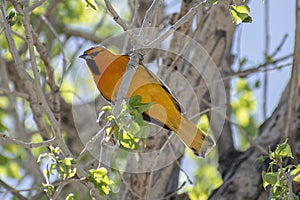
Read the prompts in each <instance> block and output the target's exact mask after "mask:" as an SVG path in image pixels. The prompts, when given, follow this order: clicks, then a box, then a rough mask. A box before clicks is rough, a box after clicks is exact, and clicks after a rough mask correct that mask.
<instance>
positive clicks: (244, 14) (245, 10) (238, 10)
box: [230, 5, 252, 24]
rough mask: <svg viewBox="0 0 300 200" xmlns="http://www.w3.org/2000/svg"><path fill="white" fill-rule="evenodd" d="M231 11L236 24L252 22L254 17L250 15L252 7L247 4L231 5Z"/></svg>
mask: <svg viewBox="0 0 300 200" xmlns="http://www.w3.org/2000/svg"><path fill="white" fill-rule="evenodd" d="M230 13H231V16H232V19H233V21H234V22H235V23H236V24H240V23H242V22H243V23H251V22H252V18H251V17H250V16H249V13H250V9H249V7H248V6H247V5H239V6H235V5H231V6H230Z"/></svg>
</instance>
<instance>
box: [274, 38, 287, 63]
mask: <svg viewBox="0 0 300 200" xmlns="http://www.w3.org/2000/svg"><path fill="white" fill-rule="evenodd" d="M287 37H288V34H284V36H283V38H282V39H281V41H280V43H279V44H278V46H277V47H276V49H275V50H274V52H273V53H272V54H271V56H270V57H271V58H273V57H275V56H276V55H277V53H278V52H279V51H280V50H281V48H282V47H283V45H284V43H285V41H286V39H287Z"/></svg>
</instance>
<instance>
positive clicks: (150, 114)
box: [80, 47, 214, 157]
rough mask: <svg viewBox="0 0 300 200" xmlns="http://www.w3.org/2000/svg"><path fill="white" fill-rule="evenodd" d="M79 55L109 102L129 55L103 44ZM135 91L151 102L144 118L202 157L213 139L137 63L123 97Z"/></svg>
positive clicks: (154, 78) (161, 84)
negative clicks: (173, 135) (113, 51)
mask: <svg viewBox="0 0 300 200" xmlns="http://www.w3.org/2000/svg"><path fill="white" fill-rule="evenodd" d="M80 57H81V58H84V59H85V60H86V62H87V65H88V67H89V70H90V72H91V74H92V75H93V78H94V81H95V83H96V85H97V87H98V90H99V91H100V93H101V94H102V96H103V97H104V98H105V99H107V100H108V101H111V102H113V101H114V100H115V98H116V96H117V93H118V90H119V86H120V83H121V80H122V77H123V75H124V73H125V70H126V66H127V64H128V62H129V59H130V58H129V56H127V55H115V54H113V53H112V52H110V51H109V50H107V49H106V48H104V47H94V48H90V49H88V50H86V51H85V52H84V54H83V55H81V56H80ZM136 95H140V96H141V97H142V103H150V102H152V103H153V104H152V106H151V107H150V109H149V110H147V111H145V112H144V113H143V117H144V119H145V120H146V121H151V122H152V123H154V124H156V125H159V126H162V127H164V128H166V129H168V130H171V131H173V132H174V133H176V134H177V135H178V136H179V138H180V139H181V140H182V141H183V142H184V143H185V144H186V145H187V146H188V147H189V148H190V149H192V150H193V152H194V153H195V154H196V155H198V156H201V157H204V156H205V154H206V152H207V150H208V149H210V148H212V146H213V145H214V142H213V140H212V139H211V138H210V137H209V136H207V135H206V134H205V133H204V132H203V131H202V130H200V129H198V128H197V127H196V126H195V125H194V124H193V123H191V122H190V121H189V120H188V119H186V118H185V117H184V116H183V115H182V113H181V108H180V105H179V103H178V102H177V100H176V99H175V98H174V96H173V95H172V93H171V92H170V91H169V90H168V88H167V87H166V86H165V85H164V83H163V82H162V81H160V80H159V78H158V77H157V76H156V75H155V74H154V73H152V72H151V71H149V70H147V69H146V68H145V67H144V66H143V65H139V66H138V67H137V70H136V73H135V74H134V76H133V78H132V80H131V83H130V86H129V89H128V92H127V98H131V97H133V96H136Z"/></svg>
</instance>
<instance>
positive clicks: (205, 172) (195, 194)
mask: <svg viewBox="0 0 300 200" xmlns="http://www.w3.org/2000/svg"><path fill="white" fill-rule="evenodd" d="M191 154H192V153H191ZM189 155H190V154H189ZM190 156H192V155H190ZM194 161H195V162H196V165H197V170H196V171H195V174H194V176H195V181H194V185H193V187H189V188H188V191H189V197H190V198H191V199H192V200H198V199H208V197H209V195H210V194H211V193H212V191H213V190H214V189H216V188H218V187H219V186H220V185H221V184H222V177H221V175H220V173H219V172H218V169H217V168H216V166H217V165H218V164H217V163H218V161H217V151H216V149H214V150H213V151H211V152H210V153H209V154H208V156H207V157H206V158H205V159H203V160H200V159H198V158H194Z"/></svg>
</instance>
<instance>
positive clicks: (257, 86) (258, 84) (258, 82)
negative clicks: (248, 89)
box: [254, 79, 260, 88]
mask: <svg viewBox="0 0 300 200" xmlns="http://www.w3.org/2000/svg"><path fill="white" fill-rule="evenodd" d="M259 87H260V80H259V79H257V80H256V81H255V83H254V88H259Z"/></svg>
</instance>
